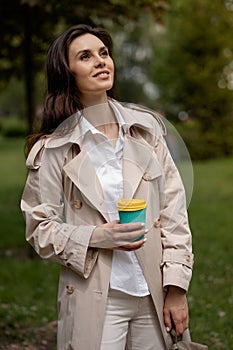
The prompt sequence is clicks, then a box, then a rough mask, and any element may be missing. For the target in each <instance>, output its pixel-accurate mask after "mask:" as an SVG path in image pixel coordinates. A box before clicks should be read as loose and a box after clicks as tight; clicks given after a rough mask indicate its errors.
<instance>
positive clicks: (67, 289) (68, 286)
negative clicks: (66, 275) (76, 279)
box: [66, 284, 74, 294]
mask: <svg viewBox="0 0 233 350" xmlns="http://www.w3.org/2000/svg"><path fill="white" fill-rule="evenodd" d="M66 291H67V293H68V294H72V293H74V286H73V285H72V284H67V286H66Z"/></svg>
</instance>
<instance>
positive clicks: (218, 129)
mask: <svg viewBox="0 0 233 350" xmlns="http://www.w3.org/2000/svg"><path fill="white" fill-rule="evenodd" d="M175 127H176V129H177V130H178V132H179V133H180V135H181V137H182V138H183V140H184V142H185V144H186V146H187V148H188V151H189V153H190V156H191V158H192V159H193V160H203V159H210V158H216V157H222V156H226V155H232V154H233V140H232V134H233V123H232V122H231V121H230V120H227V119H225V120H223V119H221V120H220V121H219V122H218V123H216V124H215V126H214V128H211V129H209V130H208V131H206V132H203V131H202V130H201V127H200V124H199V123H198V121H193V120H189V121H187V122H184V123H177V124H175Z"/></svg>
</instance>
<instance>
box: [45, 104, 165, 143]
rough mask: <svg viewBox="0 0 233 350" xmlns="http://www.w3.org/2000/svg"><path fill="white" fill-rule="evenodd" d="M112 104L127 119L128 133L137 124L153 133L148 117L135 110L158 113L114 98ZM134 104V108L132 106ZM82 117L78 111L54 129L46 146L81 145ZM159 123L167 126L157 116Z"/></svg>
mask: <svg viewBox="0 0 233 350" xmlns="http://www.w3.org/2000/svg"><path fill="white" fill-rule="evenodd" d="M108 102H109V104H110V106H111V107H112V108H113V109H114V108H116V109H117V110H118V111H119V112H120V114H121V116H122V117H123V119H124V121H125V131H126V132H127V133H129V132H130V128H131V127H133V126H137V127H139V128H141V129H144V130H145V131H148V132H150V133H153V126H152V124H151V122H150V120H149V119H148V118H143V119H140V118H139V117H137V116H136V114H135V111H141V112H144V113H145V112H147V113H150V114H152V115H153V116H154V117H155V118H157V115H156V113H154V112H153V111H150V110H149V109H143V108H141V107H140V106H137V105H133V104H128V106H129V108H125V106H123V105H122V104H121V103H120V102H118V101H115V100H113V99H109V100H108ZM131 105H132V108H131V107H130V106H131ZM81 117H82V113H81V112H80V111H78V112H77V113H75V114H73V115H72V116H70V117H69V118H68V119H66V120H65V121H64V122H63V123H61V124H60V125H59V126H58V128H57V129H56V130H55V131H54V133H53V134H52V137H51V135H50V136H49V137H48V138H47V140H46V141H45V148H57V147H61V146H63V145H65V144H68V143H70V144H73V143H76V144H78V145H79V146H80V145H81V143H82V136H83V135H82V132H81V128H80V127H79V120H80V118H81ZM157 120H158V122H159V124H160V125H161V127H162V128H163V129H165V126H164V124H163V122H162V121H161V119H160V118H157Z"/></svg>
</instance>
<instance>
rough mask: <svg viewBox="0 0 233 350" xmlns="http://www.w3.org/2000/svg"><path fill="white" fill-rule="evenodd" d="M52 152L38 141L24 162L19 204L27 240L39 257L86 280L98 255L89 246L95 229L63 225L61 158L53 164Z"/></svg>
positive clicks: (54, 155)
mask: <svg viewBox="0 0 233 350" xmlns="http://www.w3.org/2000/svg"><path fill="white" fill-rule="evenodd" d="M52 151H53V150H48V149H45V148H44V144H43V142H41V141H39V142H38V143H37V144H36V145H35V146H34V147H33V149H32V151H31V153H30V154H29V157H28V159H27V167H28V168H29V173H28V178H27V181H26V185H25V188H24V192H23V196H22V200H21V209H22V211H23V214H24V217H25V220H26V239H27V241H28V242H29V243H30V244H31V245H32V246H33V248H34V249H35V251H36V252H37V253H38V254H39V255H40V257H42V258H44V259H50V260H52V261H55V262H58V263H59V264H61V265H64V266H67V267H69V268H71V269H72V270H74V271H75V272H76V273H78V274H80V275H82V276H83V277H84V278H88V277H89V275H90V273H91V271H92V269H93V266H94V265H95V262H96V259H97V255H98V250H96V249H93V248H89V246H88V245H89V240H90V237H91V234H92V232H93V229H94V228H95V226H89V225H80V226H76V225H72V224H68V223H66V220H65V215H64V206H65V198H64V193H63V179H62V171H61V168H62V165H61V164H60V163H61V159H62V157H61V155H59V157H58V156H57V158H58V159H57V161H56V152H52Z"/></svg>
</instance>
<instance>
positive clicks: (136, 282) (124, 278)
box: [80, 102, 149, 296]
mask: <svg viewBox="0 0 233 350" xmlns="http://www.w3.org/2000/svg"><path fill="white" fill-rule="evenodd" d="M109 103H110V105H111V107H112V109H113V111H114V113H115V116H116V118H117V121H118V123H119V137H118V139H117V142H116V146H115V149H114V147H113V146H112V143H111V141H110V140H109V139H108V138H107V137H106V136H105V135H104V134H103V133H101V132H100V131H98V130H97V129H96V128H95V127H94V126H93V125H92V124H90V123H89V122H88V121H87V120H86V119H85V118H82V119H81V120H80V127H81V129H82V135H83V148H84V149H85V151H86V152H87V154H88V157H89V158H90V161H91V162H92V164H93V166H94V168H95V171H96V174H97V176H98V179H99V181H100V184H101V186H102V190H103V195H104V200H105V202H106V207H107V211H108V215H109V219H110V221H112V220H119V214H118V211H117V201H118V199H119V198H123V174H122V159H123V146H124V132H125V131H126V124H125V122H124V120H123V118H122V116H121V115H120V113H119V111H118V110H117V108H116V107H115V106H114V105H113V104H111V102H109ZM110 287H111V288H112V289H117V290H120V291H122V292H124V293H127V294H130V295H134V296H145V295H148V294H149V290H148V286H147V283H146V280H145V278H144V275H143V273H142V270H141V267H140V265H139V263H138V260H137V257H136V255H135V252H134V251H132V252H124V251H120V250H114V253H113V262H112V271H111V278H110Z"/></svg>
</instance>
